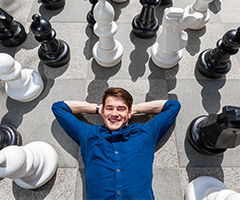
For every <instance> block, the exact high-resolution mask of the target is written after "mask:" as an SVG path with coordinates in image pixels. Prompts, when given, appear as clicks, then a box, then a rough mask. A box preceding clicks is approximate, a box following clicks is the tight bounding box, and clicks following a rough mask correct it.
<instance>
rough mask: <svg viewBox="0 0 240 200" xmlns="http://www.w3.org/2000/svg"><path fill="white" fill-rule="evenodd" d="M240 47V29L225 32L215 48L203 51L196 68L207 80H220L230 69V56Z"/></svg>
mask: <svg viewBox="0 0 240 200" xmlns="http://www.w3.org/2000/svg"><path fill="white" fill-rule="evenodd" d="M239 47H240V27H239V28H238V29H237V30H230V31H228V32H226V33H225V34H224V36H223V38H222V39H220V40H218V42H217V47H216V48H214V49H207V50H205V51H203V52H202V53H201V54H200V55H199V57H198V60H197V63H196V68H197V70H198V71H199V72H200V73H201V74H202V75H203V76H206V77H208V78H220V77H222V76H223V75H225V74H226V73H228V72H229V70H230V68H231V60H230V56H232V55H234V54H236V53H237V52H238V49H239Z"/></svg>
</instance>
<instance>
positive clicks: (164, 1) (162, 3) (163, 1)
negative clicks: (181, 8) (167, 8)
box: [161, 0, 172, 6]
mask: <svg viewBox="0 0 240 200" xmlns="http://www.w3.org/2000/svg"><path fill="white" fill-rule="evenodd" d="M170 3H172V0H162V1H161V6H163V5H167V4H170Z"/></svg>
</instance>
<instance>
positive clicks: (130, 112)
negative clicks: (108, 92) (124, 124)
mask: <svg viewBox="0 0 240 200" xmlns="http://www.w3.org/2000/svg"><path fill="white" fill-rule="evenodd" d="M132 113H133V112H132V108H131V109H130V110H129V116H128V120H130V119H131V117H132Z"/></svg>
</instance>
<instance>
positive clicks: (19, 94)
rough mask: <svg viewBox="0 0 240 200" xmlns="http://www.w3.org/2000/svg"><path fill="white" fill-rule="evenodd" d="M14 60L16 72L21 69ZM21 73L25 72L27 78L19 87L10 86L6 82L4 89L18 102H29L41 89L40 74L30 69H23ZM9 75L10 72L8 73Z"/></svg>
mask: <svg viewBox="0 0 240 200" xmlns="http://www.w3.org/2000/svg"><path fill="white" fill-rule="evenodd" d="M15 62H16V73H18V71H19V70H21V66H20V64H19V63H18V62H17V61H15ZM22 73H26V74H27V79H26V80H25V82H24V83H23V85H20V86H19V87H11V86H10V85H9V84H8V83H7V82H6V85H5V91H6V93H7V94H8V96H9V97H11V98H12V99H15V100H17V101H20V102H29V101H32V100H34V99H35V98H37V97H38V96H39V95H40V94H41V93H42V91H43V87H44V85H43V81H42V79H41V76H40V75H39V74H38V73H37V72H36V71H33V70H31V69H23V70H22ZM10 75H11V74H10Z"/></svg>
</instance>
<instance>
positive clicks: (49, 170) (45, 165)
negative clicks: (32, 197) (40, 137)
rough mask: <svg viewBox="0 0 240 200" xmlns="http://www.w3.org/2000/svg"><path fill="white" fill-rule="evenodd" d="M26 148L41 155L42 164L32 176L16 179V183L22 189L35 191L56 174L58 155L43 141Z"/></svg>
mask: <svg viewBox="0 0 240 200" xmlns="http://www.w3.org/2000/svg"><path fill="white" fill-rule="evenodd" d="M25 147H28V148H29V149H32V150H34V151H36V152H37V153H38V154H39V156H40V164H39V167H38V170H37V171H36V172H34V173H33V174H32V175H30V176H28V177H24V178H20V179H14V182H15V183H16V184H17V185H18V186H20V187H22V188H25V189H35V188H38V187H40V186H42V185H44V184H45V183H46V182H47V181H49V180H50V179H51V178H52V176H53V175H54V174H55V172H56V170H57V166H58V155H57V153H56V151H55V150H54V148H53V147H52V146H51V145H49V144H47V143H45V142H42V141H36V142H31V143H29V144H27V145H26V146H25Z"/></svg>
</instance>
